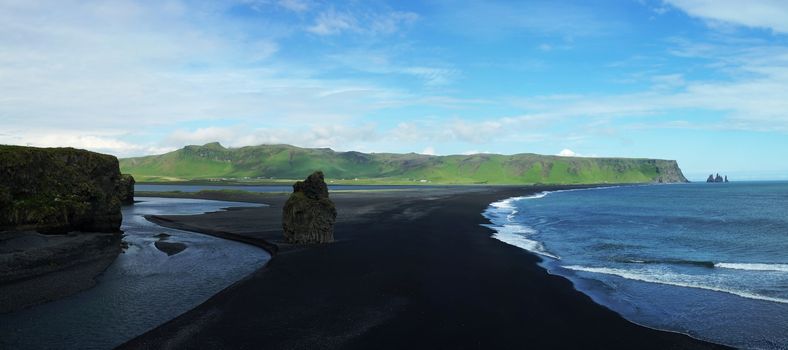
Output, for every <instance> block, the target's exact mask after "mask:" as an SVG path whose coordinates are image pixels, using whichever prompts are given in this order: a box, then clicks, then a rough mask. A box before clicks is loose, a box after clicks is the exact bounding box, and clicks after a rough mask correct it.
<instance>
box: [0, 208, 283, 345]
mask: <svg viewBox="0 0 788 350" xmlns="http://www.w3.org/2000/svg"><path fill="white" fill-rule="evenodd" d="M136 199H137V200H138V201H140V202H138V203H136V204H134V205H133V206H128V207H124V208H123V224H122V226H121V229H122V230H123V231H124V232H125V234H126V236H125V237H124V241H126V242H128V243H129V247H128V249H126V251H125V252H124V253H123V254H120V256H118V258H117V259H116V260H115V262H113V263H112V265H110V266H109V267H108V268H107V270H106V271H104V273H103V274H101V275H100V276H99V277H98V278H97V284H96V286H94V287H93V288H91V289H88V290H86V291H83V292H80V293H77V294H75V295H72V296H69V297H66V298H64V299H60V300H56V301H53V302H50V303H47V304H42V305H38V306H34V307H32V308H29V309H25V310H22V311H18V312H14V313H10V314H3V315H0V349H112V348H113V347H115V346H117V345H120V344H122V343H123V342H125V341H127V340H129V339H131V338H133V337H135V336H137V335H140V334H142V333H144V332H146V331H148V330H150V329H153V328H155V327H156V326H158V325H160V324H162V323H164V322H166V321H168V320H170V319H173V318H175V317H176V316H178V315H180V314H182V313H184V312H186V311H188V310H190V309H192V308H194V307H195V306H197V305H199V304H200V303H202V302H204V301H205V300H207V299H208V298H210V297H211V296H212V295H214V294H216V293H218V292H219V291H221V290H222V289H224V288H226V287H227V286H229V285H231V284H233V283H234V282H236V281H238V280H240V279H242V278H243V277H245V276H246V275H248V274H250V273H252V272H253V271H255V270H256V269H258V268H260V267H262V266H263V265H264V264H265V263H266V262H267V261H268V260H269V259H270V255H269V254H268V253H266V252H265V251H264V250H262V249H260V248H257V247H253V246H250V245H247V244H243V243H240V242H234V241H229V240H225V239H220V238H216V237H212V236H208V235H203V234H199V233H193V232H187V231H181V230H175V229H169V228H165V227H161V226H159V225H156V224H153V223H151V222H149V221H147V220H146V219H145V218H144V216H145V215H153V214H155V215H176V214H200V213H204V212H211V211H218V210H222V209H223V208H227V207H238V206H258V205H257V204H249V203H235V202H220V201H206V200H195V199H167V198H136ZM160 233H166V234H168V235H170V237H169V238H167V241H168V242H181V243H185V244H186V245H187V248H186V250H184V251H182V252H180V253H178V254H175V255H172V256H167V254H165V253H163V252H161V251H159V250H158V249H156V247H155V246H154V243H155V242H156V241H157V240H158V238H157V237H156V235H158V234H160Z"/></svg>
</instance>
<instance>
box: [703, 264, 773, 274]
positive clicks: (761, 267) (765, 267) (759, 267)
mask: <svg viewBox="0 0 788 350" xmlns="http://www.w3.org/2000/svg"><path fill="white" fill-rule="evenodd" d="M714 267H719V268H723V269H734V270H747V271H778V272H788V264H759V263H716V264H714Z"/></svg>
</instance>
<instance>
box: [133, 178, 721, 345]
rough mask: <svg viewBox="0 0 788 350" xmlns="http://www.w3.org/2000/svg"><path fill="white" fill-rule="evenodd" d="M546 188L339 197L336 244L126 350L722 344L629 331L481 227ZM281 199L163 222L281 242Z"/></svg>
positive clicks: (300, 253)
mask: <svg viewBox="0 0 788 350" xmlns="http://www.w3.org/2000/svg"><path fill="white" fill-rule="evenodd" d="M538 190H542V189H541V188H519V189H513V188H487V189H483V190H478V189H475V190H445V191H444V190H440V191H437V190H436V191H410V192H401V193H379V194H375V193H372V194H337V195H333V194H332V198H333V199H334V200H335V202H336V204H337V208H338V210H339V211H340V218H339V219H340V220H339V222H338V224H337V227H336V234H335V236H336V238H337V239H338V241H337V242H336V243H333V244H329V245H323V246H313V247H288V246H283V245H279V247H280V250H279V252H278V253H277V254H276V255H275V256H274V258H273V259H272V260H271V261H270V262H269V264H268V265H267V266H266V267H264V268H262V269H261V270H259V271H257V272H256V273H254V274H252V275H251V276H250V277H248V278H246V279H244V280H242V281H240V282H239V283H237V284H235V285H233V286H231V287H230V288H228V289H226V290H224V291H223V292H221V293H219V294H217V295H215V296H214V297H212V298H211V299H209V300H208V301H207V302H205V303H204V304H202V305H200V306H199V307H197V308H195V309H193V310H191V311H189V312H187V313H186V314H184V315H182V316H180V317H178V318H176V319H174V320H172V321H170V322H168V323H166V324H164V325H162V326H160V327H158V328H156V329H154V330H152V331H150V332H148V333H146V334H144V335H142V336H140V337H138V338H136V339H133V340H132V341H130V342H128V343H127V344H124V345H123V346H122V348H125V349H162V348H164V349H166V348H175V349H194V348H203V349H209V348H210V349H222V348H228V349H230V348H232V349H235V348H246V349H326V348H359V349H381V348H396V349H402V348H440V349H446V348H477V349H500V348H507V349H508V348H627V349H644V348H649V349H704V348H715V347H717V346H716V345H713V344H709V343H704V342H701V341H698V340H695V339H692V338H690V337H688V336H685V335H681V334H676V333H669V332H662V331H656V330H652V329H648V328H645V327H641V326H638V325H635V324H633V323H631V322H629V321H626V320H625V319H623V318H622V317H620V316H619V315H618V314H616V313H614V312H612V311H610V310H608V309H606V308H604V307H602V306H600V305H597V304H595V303H594V302H593V301H592V300H591V299H590V298H589V297H587V296H586V295H584V294H582V293H580V292H578V291H575V290H574V289H573V288H572V285H571V283H570V282H569V281H567V280H566V279H564V278H562V277H557V276H552V275H549V274H547V272H546V271H545V270H544V269H542V268H540V267H539V266H538V265H537V262H538V260H539V258H538V257H536V256H534V255H532V254H530V253H527V252H526V251H524V250H522V249H520V248H517V247H513V246H509V245H507V244H504V243H502V242H499V241H497V240H495V239H491V238H490V235H491V233H492V232H491V231H490V230H489V229H487V228H485V227H482V226H480V224H482V223H486V220H485V219H484V218H483V217H482V216H481V215H480V213H481V212H482V211H483V210H484V209H485V208H486V207H487V206H488V204H489V203H491V202H494V201H496V200H500V199H503V198H507V197H511V196H518V195H524V194H527V193H529V192H534V191H538ZM283 201H284V196H279V197H277V196H272V197H271V198H270V200H269V201H268V202H269V203H271V207H269V208H253V209H245V210H233V211H227V212H220V213H213V214H206V215H198V216H187V217H166V218H160V219H161V220H165V222H163V223H164V224H167V225H172V226H175V227H178V228H190V229H192V230H199V231H203V232H206V233H213V234H216V233H219V234H220V235H221V234H224V235H225V237H226V238H242V239H248V240H249V241H250V243H253V244H254V243H255V242H257V243H258V244H259V243H260V242H268V243H271V242H273V243H276V241H277V240H278V239H279V236H281V229H280V228H279V220H278V218H279V215H281V203H282V202H283Z"/></svg>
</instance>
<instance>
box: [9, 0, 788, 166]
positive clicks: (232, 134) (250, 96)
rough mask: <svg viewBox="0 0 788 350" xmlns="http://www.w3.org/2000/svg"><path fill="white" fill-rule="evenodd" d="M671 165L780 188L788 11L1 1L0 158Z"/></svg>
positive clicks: (762, 3) (762, 7) (719, 2)
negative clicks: (528, 156)
mask: <svg viewBox="0 0 788 350" xmlns="http://www.w3.org/2000/svg"><path fill="white" fill-rule="evenodd" d="M213 141H218V142H221V143H222V144H223V145H224V146H227V147H241V146H248V145H258V144H269V143H287V144H293V145H296V146H302V147H330V148H332V149H334V150H338V151H348V150H356V151H363V152H416V153H425V154H438V155H445V154H470V153H480V152H489V153H502V154H515V153H540V154H554V155H567V156H571V155H576V156H588V157H608V156H609V157H643V158H662V159H675V160H678V162H679V165H680V166H681V168H682V169H683V170H684V172H685V174H686V175H687V176H688V177H689V178H690V179H695V180H701V179H705V177H706V176H707V175H708V174H709V173H711V172H720V173H723V174H728V175H729V176H730V177H731V179H786V178H788V1H782V0H748V1H739V0H714V1H713V0H664V1H663V0H609V1H491V0H488V1H444V0H424V1H389V2H386V1H375V0H367V1H360V0H357V1H346V2H341V1H317V0H214V1H181V0H161V1H125V0H119V1H91V0H79V1H72V0H58V1H31V0H0V144H16V145H30V146H39V147H61V146H71V147H77V148H85V149H89V150H94V151H98V152H103V153H109V154H113V155H116V156H118V157H129V156H140V155H149V154H160V153H164V152H168V151H172V150H175V149H178V148H180V147H183V146H184V145H189V144H204V143H208V142H213Z"/></svg>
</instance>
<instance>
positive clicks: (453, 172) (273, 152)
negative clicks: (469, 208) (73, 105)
mask: <svg viewBox="0 0 788 350" xmlns="http://www.w3.org/2000/svg"><path fill="white" fill-rule="evenodd" d="M120 164H121V169H122V170H123V172H124V173H130V174H133V175H134V176H135V177H136V178H137V179H138V180H140V181H179V180H216V179H223V180H228V179H229V180H270V179H288V180H290V179H299V178H301V177H302V176H303V174H309V173H311V172H313V171H315V170H316V169H322V170H323V171H324V172H325V173H326V174H330V175H331V179H330V180H331V181H333V182H334V183H335V184H336V183H359V182H354V180H355V179H361V180H362V181H364V180H365V181H367V182H371V183H377V184H386V183H389V184H409V183H431V184H599V183H659V182H662V183H671V182H687V179H686V178H685V177H684V175H683V174H682V172H681V169H679V166H678V164H677V163H676V161H674V160H661V159H640V158H637V159H636V158H583V157H558V156H546V155H539V154H532V153H521V154H513V155H501V154H488V153H483V154H470V155H448V156H432V155H425V154H415V153H407V154H395V153H361V152H352V151H351V152H335V151H333V150H331V149H328V148H300V147H294V146H290V145H260V146H248V147H241V148H225V147H222V146H221V145H219V144H218V143H210V144H206V145H203V146H186V147H184V148H182V149H179V150H176V151H173V152H170V153H166V154H163V155H156V156H147V157H138V158H128V159H121V161H120Z"/></svg>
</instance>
